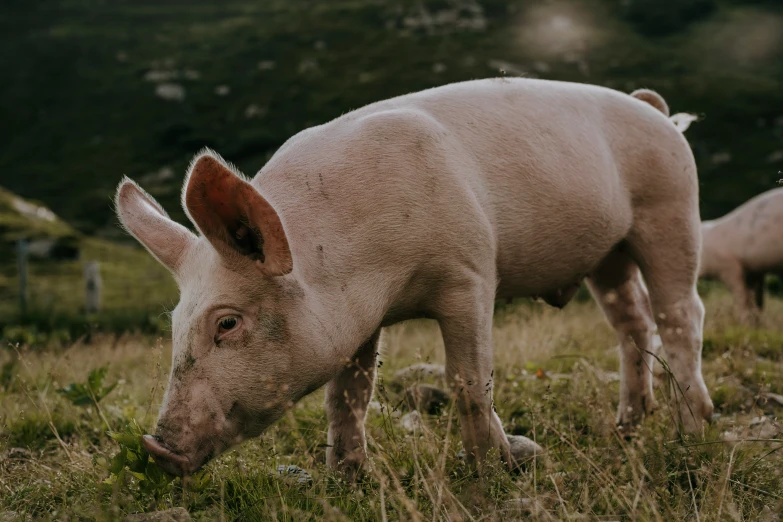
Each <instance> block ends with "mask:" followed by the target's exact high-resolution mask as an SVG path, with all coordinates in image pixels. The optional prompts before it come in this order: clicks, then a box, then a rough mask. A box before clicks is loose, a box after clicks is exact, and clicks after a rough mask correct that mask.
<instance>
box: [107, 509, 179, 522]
mask: <svg viewBox="0 0 783 522" xmlns="http://www.w3.org/2000/svg"><path fill="white" fill-rule="evenodd" d="M190 520H192V519H191V518H190V514H188V512H187V510H186V509H185V508H182V507H176V508H171V509H167V510H165V511H155V512H152V513H136V514H135V515H128V516H127V517H125V518H124V519H123V521H124V522H189V521H190Z"/></svg>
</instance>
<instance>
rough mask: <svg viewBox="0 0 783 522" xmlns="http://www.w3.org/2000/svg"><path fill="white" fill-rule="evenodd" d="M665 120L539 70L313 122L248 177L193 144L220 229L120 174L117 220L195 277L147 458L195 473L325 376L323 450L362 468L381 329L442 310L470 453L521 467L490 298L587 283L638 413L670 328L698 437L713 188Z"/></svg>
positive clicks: (193, 190) (188, 283)
mask: <svg viewBox="0 0 783 522" xmlns="http://www.w3.org/2000/svg"><path fill="white" fill-rule="evenodd" d="M645 102H646V103H645ZM667 116H668V107H667V106H666V103H665V102H664V101H663V99H662V98H661V97H660V96H658V95H657V94H655V93H654V92H652V91H647V90H641V91H637V92H635V93H634V94H633V96H629V95H627V94H623V93H620V92H617V91H614V90H610V89H607V88H602V87H597V86H592V85H582V84H574V83H564V82H555V81H543V80H529V79H491V80H477V81H469V82H464V83H456V84H451V85H446V86H443V87H438V88H435V89H429V90H426V91H422V92H418V93H414V94H409V95H406V96H401V97H398V98H393V99H390V100H386V101H381V102H378V103H373V104H371V105H368V106H366V107H363V108H361V109H358V110H355V111H353V112H350V113H347V114H345V115H343V116H341V117H339V118H337V119H336V120H334V121H332V122H329V123H326V124H324V125H320V126H317V127H313V128H311V129H307V130H305V131H303V132H300V133H299V134H297V135H296V136H294V137H293V138H291V139H290V140H288V141H287V142H286V143H285V144H284V145H283V146H282V147H281V148H280V149H279V150H278V151H277V153H276V154H275V155H274V156H273V157H272V159H271V160H269V162H268V163H267V164H266V165H265V166H264V167H263V169H261V171H260V172H259V173H258V174H257V175H256V176H255V177H254V178H252V179H248V178H246V177H244V176H243V175H242V174H240V173H239V172H237V170H236V169H235V168H234V167H232V166H231V165H230V164H228V163H226V162H225V161H224V160H223V159H221V158H220V157H219V156H218V155H217V154H215V153H214V152H212V151H209V150H205V151H204V152H202V153H200V154H199V155H198V156H196V158H195V159H194V160H193V163H192V165H191V167H190V169H189V172H188V175H187V177H186V179H185V183H184V187H183V193H182V203H183V205H184V208H185V210H186V211H187V213H188V215H189V217H190V219H191V221H192V222H193V223H194V224H195V225H196V227H197V228H198V231H199V232H200V235H195V234H193V233H191V232H190V231H189V230H188V229H187V228H185V227H183V226H182V225H180V224H177V223H175V222H174V221H172V220H171V219H169V218H168V216H167V215H166V213H165V212H164V211H163V209H162V208H161V207H160V206H159V205H158V204H157V203H156V202H155V201H154V200H153V199H152V198H151V197H150V196H149V195H148V194H146V193H145V192H144V191H143V190H141V189H140V188H139V187H138V186H137V185H136V184H134V183H133V182H132V181H130V180H129V179H124V180H123V181H122V182H121V183H120V186H119V188H118V191H117V211H118V214H119V217H120V220H121V221H122V223H123V225H124V226H125V228H126V229H127V230H128V231H129V232H130V233H131V234H132V235H133V236H135V237H136V238H137V239H138V240H139V241H140V242H141V243H142V244H143V245H144V246H145V247H146V248H147V249H148V250H149V251H150V252H151V253H152V254H153V255H154V256H155V257H156V258H157V259H158V260H159V261H160V262H161V263H163V264H164V265H165V266H166V267H168V269H169V270H170V271H171V272H172V273H173V275H174V277H175V279H176V281H177V283H178V285H179V288H180V300H179V303H178V304H177V307H176V308H175V309H174V312H173V314H172V327H173V364H172V371H171V376H170V381H169V385H168V388H167V391H166V394H165V397H164V400H163V405H162V408H161V412H160V417H159V421H158V427H157V432H156V434H155V435H154V436H152V435H148V436H146V437H145V439H144V442H145V445H146V447H147V449H148V450H149V451H150V453H151V454H152V455H154V456H155V458H156V460H157V461H158V462H159V463H160V464H161V465H162V466H163V467H164V468H165V469H167V470H168V471H170V472H172V473H176V474H181V475H182V474H188V473H192V472H193V471H195V470H196V469H198V468H199V467H201V466H202V465H203V464H204V463H205V462H207V461H208V460H209V459H210V458H212V457H214V456H215V455H218V454H219V453H221V452H223V451H225V450H226V449H227V448H229V447H231V446H233V445H235V444H237V443H239V442H241V441H243V440H246V439H248V438H251V437H255V436H257V435H259V434H260V433H261V432H263V431H264V430H265V429H266V428H267V427H269V426H270V425H271V424H272V423H274V422H275V421H276V420H277V419H279V418H280V417H281V416H282V415H283V413H284V412H285V411H286V409H288V408H290V407H291V406H292V405H293V404H294V403H295V402H296V401H298V400H299V399H301V398H302V397H304V396H305V395H307V394H309V393H311V392H312V391H314V390H316V389H318V388H320V387H321V386H323V385H326V411H327V416H328V423H329V433H328V450H327V462H328V464H329V465H331V466H333V467H337V468H338V469H341V470H343V471H345V472H347V473H349V474H350V473H353V472H355V471H356V470H357V469H359V467H360V466H361V464H362V462H363V461H364V459H365V457H366V444H365V432H364V420H365V416H366V412H367V404H368V402H369V401H370V397H371V395H372V393H373V384H374V381H375V375H376V365H377V356H378V350H379V343H380V340H381V338H382V335H381V332H382V329H383V327H385V326H389V325H391V324H394V323H397V322H399V321H404V320H406V319H411V318H416V317H426V318H432V319H435V320H436V321H438V323H439V325H440V329H441V332H442V335H443V340H444V342H445V347H446V359H447V362H446V373H447V379H448V381H449V383H450V385H451V387H452V391H453V393H454V396H455V398H456V400H457V405H458V408H457V410H458V412H459V417H460V424H461V431H462V440H463V444H464V446H465V449H466V451H467V454H468V456H469V458H470V459H471V461H472V462H476V461H479V462H481V461H482V459H484V458H485V456H486V454H487V452H488V451H489V450H490V449H495V450H497V451H498V452H499V454H500V456H501V457H502V458H503V459H505V461H507V462H508V463H509V464H510V465H512V466H513V463H514V454H513V453H512V451H511V450H510V446H509V440H508V438H507V436H506V435H505V433H504V431H503V425H502V423H501V421H500V418H499V417H498V415H497V414H496V412H495V409H494V407H493V402H492V387H493V363H492V351H493V345H492V317H493V303H494V302H495V300H496V299H507V298H511V297H524V296H543V297H544V298H545V299H546V300H548V301H549V302H551V303H553V304H558V305H561V306H562V305H563V304H565V302H567V301H568V299H570V297H571V296H572V295H573V292H574V291H575V288H576V287H577V285H578V283H579V282H580V281H581V280H582V279H584V278H587V281H588V284H589V286H590V289H591V291H592V292H593V294H594V296H595V297H596V298H597V300H598V302H599V303H600V304H601V306H602V307H603V309H604V311H605V313H606V316H607V318H608V320H609V321H610V322H611V324H612V325H613V326H614V328H615V329H616V330H617V333H618V336H619V338H620V341H621V348H620V351H621V375H622V377H621V393H620V406H619V411H618V422H619V423H620V424H621V425H622V426H624V427H627V426H630V425H633V424H634V423H637V422H639V421H640V420H641V418H642V417H643V416H644V414H645V413H647V412H649V411H650V410H651V408H652V407H653V394H652V364H653V359H652V356H651V355H650V353H649V350H650V348H651V341H652V335H653V331H654V330H655V328H656V324H657V327H658V328H659V330H660V332H661V337H662V340H663V347H664V351H665V354H666V357H667V360H668V361H669V365H670V367H671V369H672V371H673V374H674V376H675V377H676V378H677V379H678V381H679V383H680V390H681V391H682V394H684V395H680V396H679V401H680V410H679V412H680V414H679V419H678V420H679V423H680V424H681V425H682V426H683V427H684V428H685V429H687V430H689V431H692V432H696V431H699V430H701V428H702V421H703V419H710V418H711V415H712V409H713V408H712V402H711V401H710V397H709V394H708V392H707V388H706V386H705V384H704V380H703V378H702V374H701V345H702V324H703V316H704V309H703V306H702V303H701V301H700V299H699V296H698V294H697V293H696V278H697V272H698V264H699V250H700V246H701V244H700V233H699V226H700V222H699V209H698V184H697V179H696V166H695V164H694V160H693V156H692V154H691V150H690V147H689V146H688V143H687V142H686V141H685V139H684V137H683V136H682V133H681V132H680V131H679V130H678V129H677V128H676V127H675V125H674V124H673V123H672V122H671V121H669V119H668V118H667ZM642 277H644V281H645V282H646V287H645V286H644V283H643V279H642ZM648 289H649V294H648Z"/></svg>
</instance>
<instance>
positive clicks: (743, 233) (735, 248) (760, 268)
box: [700, 188, 783, 323]
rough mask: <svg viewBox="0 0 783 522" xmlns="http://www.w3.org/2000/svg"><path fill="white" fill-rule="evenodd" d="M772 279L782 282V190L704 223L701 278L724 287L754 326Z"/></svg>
mask: <svg viewBox="0 0 783 522" xmlns="http://www.w3.org/2000/svg"><path fill="white" fill-rule="evenodd" d="M768 273H773V274H779V275H781V277H783V188H777V189H773V190H769V191H767V192H764V193H763V194H759V195H758V196H756V197H754V198H752V199H750V200H749V201H747V202H745V203H744V204H742V205H741V206H739V207H737V208H736V209H734V210H733V211H731V212H730V213H728V214H726V215H725V216H723V217H722V218H719V219H715V220H711V221H705V222H704V223H702V252H701V265H700V275H701V276H702V277H715V278H718V279H720V280H721V281H723V282H724V283H725V284H726V286H728V287H729V289H730V290H731V291H732V293H733V294H734V297H735V298H736V299H737V301H738V303H739V304H740V306H741V307H742V311H743V314H744V315H745V318H746V319H749V320H750V321H751V322H753V323H757V322H758V320H759V319H760V317H759V316H760V314H761V309H762V307H763V306H764V276H765V275H766V274H768Z"/></svg>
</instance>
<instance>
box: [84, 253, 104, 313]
mask: <svg viewBox="0 0 783 522" xmlns="http://www.w3.org/2000/svg"><path fill="white" fill-rule="evenodd" d="M102 289H103V282H102V281H101V267H100V264H99V263H98V262H97V261H88V262H87V263H86V264H85V265H84V291H85V292H84V311H85V312H87V313H88V314H94V313H97V312H99V311H100V310H101V290H102Z"/></svg>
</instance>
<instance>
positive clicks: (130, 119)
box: [0, 0, 783, 237]
mask: <svg viewBox="0 0 783 522" xmlns="http://www.w3.org/2000/svg"><path fill="white" fill-rule="evenodd" d="M0 45H1V46H2V48H3V50H4V52H3V53H0V67H2V70H3V71H6V72H7V73H8V74H6V75H4V76H5V81H3V82H0V121H3V122H4V123H5V124H4V125H3V126H1V127H0V185H4V186H7V187H8V188H9V189H11V190H12V191H14V192H16V193H18V194H20V195H22V196H24V197H30V198H35V199H38V200H41V201H43V202H44V203H46V204H47V205H48V206H50V207H51V208H52V209H53V210H54V212H56V213H57V214H59V215H61V216H62V217H63V218H64V219H65V220H66V221H68V222H70V223H72V224H73V225H74V226H75V227H76V228H77V229H78V230H80V231H81V232H86V233H93V232H98V233H101V234H103V235H104V236H112V237H121V236H120V232H119V230H118V229H117V228H116V226H115V219H114V216H113V214H112V209H111V204H110V201H111V200H110V198H111V194H112V191H113V189H114V187H115V186H116V183H117V182H118V181H119V180H120V178H121V176H122V175H123V174H127V175H129V176H131V177H133V178H135V179H137V180H139V181H140V182H141V183H142V184H143V185H144V186H145V188H147V189H148V190H149V191H150V192H151V193H153V194H154V195H155V196H156V197H158V198H159V199H160V200H161V201H162V202H163V204H164V206H165V207H166V208H167V209H168V210H169V211H170V212H171V213H172V214H173V216H174V217H175V218H179V219H182V218H183V214H182V212H181V210H180V209H179V204H178V192H179V186H180V183H181V178H182V176H183V174H184V168H185V166H186V164H187V162H188V161H189V159H190V158H191V157H192V155H193V154H194V153H195V152H197V151H198V150H199V149H200V148H201V147H203V146H210V147H213V148H214V149H216V150H218V151H219V152H220V153H221V154H223V155H224V156H225V157H226V158H227V159H229V160H230V161H232V162H235V163H236V164H237V165H239V166H240V167H241V168H242V169H243V170H244V171H245V172H246V173H248V174H253V173H254V172H255V171H256V170H258V169H259V168H260V167H261V166H262V165H263V164H264V162H265V161H266V159H267V158H269V157H270V155H271V154H272V153H273V152H274V151H275V150H276V148H277V147H279V146H280V145H281V144H282V143H283V142H284V141H285V140H286V139H287V138H288V137H290V136H291V135H293V134H294V133H296V132H297V131H299V130H301V129H303V128H306V127H308V126H311V125H314V124H318V123H322V122H324V121H327V120H329V119H331V118H334V117H336V116H338V115H340V114H341V113H344V112H346V111H348V110H350V109H352V108H356V107H359V106H361V105H364V104H366V103H369V102H372V101H375V100H379V99H383V98H387V97H390V96H393V95H397V94H402V93H406V92H410V91H415V90H419V89H422V88H426V87H431V86H435V85H440V84H444V83H448V82H452V81H458V80H465V79H471V78H481V77H490V76H497V75H508V76H527V77H546V78H553V79H564V80H574V81H584V82H590V83H597V84H602V85H607V86H610V87H614V88H618V89H621V90H624V91H630V90H632V89H633V88H636V87H640V86H646V87H650V88H653V89H656V90H658V91H659V92H661V93H662V94H663V95H664V96H665V97H666V99H667V100H668V101H669V104H670V106H671V107H672V109H673V110H674V111H690V112H695V113H697V114H699V115H700V116H701V117H702V121H700V122H698V123H696V124H694V125H692V126H691V129H690V130H689V131H688V138H689V140H690V141H691V144H692V146H693V149H694V151H695V154H696V157H697V161H698V163H699V168H700V176H701V182H702V202H703V208H702V210H703V216H704V217H705V218H711V217H715V216H716V215H719V214H722V213H724V212H726V211H728V210H730V209H731V208H733V207H734V206H736V205H737V204H739V203H741V202H742V201H744V200H745V199H747V198H748V197H750V196H752V195H754V194H756V193H758V192H760V191H763V190H766V189H768V188H771V187H772V186H774V182H775V180H777V179H778V178H779V177H783V176H781V175H779V174H778V171H779V170H781V168H783V88H782V87H781V86H782V85H783V81H782V80H783V8H781V6H780V5H779V3H778V2H761V1H755V2H747V1H739V0H737V1H728V0H724V1H712V0H687V1H675V0H666V1H662V2H651V1H650V0H633V1H625V2H620V1H619V0H586V1H582V2H568V1H566V0H561V1H557V2H524V1H500V0H482V1H474V0H427V1H424V2H418V1H412V0H402V1H390V0H389V1H386V0H333V1H330V2H314V1H311V0H265V1H264V2H252V1H249V0H226V1H225V2H220V3H214V2H207V1H206V0H194V1H189V2H180V1H173V0H171V1H163V2H159V1H155V2H153V1H151V0H138V1H133V2H131V1H129V0H41V1H38V2H28V1H23V0H12V1H10V2H5V3H4V7H3V16H2V18H0Z"/></svg>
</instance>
